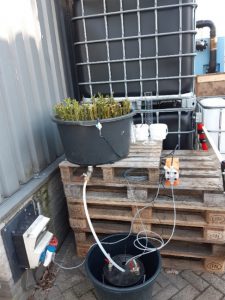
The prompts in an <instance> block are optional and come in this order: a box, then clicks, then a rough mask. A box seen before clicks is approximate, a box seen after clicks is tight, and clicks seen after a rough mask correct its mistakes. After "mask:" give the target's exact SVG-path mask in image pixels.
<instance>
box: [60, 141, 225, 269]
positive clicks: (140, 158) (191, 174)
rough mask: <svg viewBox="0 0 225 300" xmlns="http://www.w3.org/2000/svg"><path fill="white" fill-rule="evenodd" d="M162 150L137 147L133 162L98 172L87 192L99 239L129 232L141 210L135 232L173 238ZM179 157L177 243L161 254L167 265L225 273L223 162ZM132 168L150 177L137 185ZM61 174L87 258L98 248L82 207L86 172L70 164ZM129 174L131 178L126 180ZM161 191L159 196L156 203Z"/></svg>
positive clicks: (186, 154)
mask: <svg viewBox="0 0 225 300" xmlns="http://www.w3.org/2000/svg"><path fill="white" fill-rule="evenodd" d="M161 149H162V147H161V143H160V142H149V143H148V144H145V145H143V144H135V145H132V147H131V150H130V154H129V156H128V158H126V159H124V160H121V161H119V162H116V163H114V164H110V165H102V166H96V167H95V168H94V172H93V176H92V178H91V180H90V182H89V183H88V186H87V202H88V207H89V213H90V216H91V219H92V222H93V225H94V228H95V230H96V232H97V233H98V235H99V236H100V237H101V236H104V235H106V234H113V233H118V232H129V230H130V226H131V222H132V220H133V217H134V215H135V214H136V212H137V210H138V209H139V208H142V207H145V206H146V205H148V207H147V208H146V209H145V210H143V211H142V212H141V213H140V214H141V216H138V217H137V218H136V219H135V221H134V222H133V224H132V231H133V232H139V231H140V230H142V229H143V224H144V227H145V228H146V229H148V230H152V231H154V232H156V233H158V234H160V235H161V236H162V237H163V238H164V239H165V241H166V240H167V239H168V238H169V236H170V234H171V231H172V227H173V219H174V213H173V202H172V196H171V188H170V187H165V186H164V185H163V183H160V185H159V182H161V180H160V178H161V175H162V172H163V169H162V162H163V160H164V159H165V157H166V156H168V155H170V153H169V151H163V152H162V150H161ZM175 156H176V157H179V159H180V184H179V185H178V186H175V187H174V194H175V202H176V212H177V217H176V230H175V233H174V236H173V239H172V241H171V242H170V243H169V244H168V245H167V246H166V247H165V248H163V249H162V250H161V254H162V256H163V264H164V266H166V267H170V268H182V269H185V268H187V269H190V268H191V269H193V270H207V271H212V272H224V271H225V198H224V196H223V186H222V178H221V172H220V165H219V162H218V161H217V159H216V156H215V154H214V153H213V151H212V150H210V151H209V152H203V151H191V150H178V151H176V153H175ZM160 157H161V158H160ZM163 157H164V158H163ZM130 168H132V170H135V171H136V172H137V173H138V174H142V175H143V174H145V177H143V176H142V180H140V181H137V180H135V181H134V180H132V175H131V174H132V173H129V172H130ZM60 169H61V175H62V180H63V184H64V190H65V193H66V197H67V203H68V209H69V215H70V225H71V227H72V228H73V230H74V233H75V239H76V247H77V253H78V255H80V256H85V255H86V253H87V251H88V249H89V247H90V246H91V244H92V243H93V242H94V241H93V238H92V235H91V233H90V229H89V226H88V223H87V221H86V216H85V213H84V209H83V202H82V185H83V177H82V174H83V173H84V172H85V171H86V169H85V168H82V167H79V166H77V165H73V164H71V163H69V162H67V161H64V162H62V163H61V164H60ZM128 173H129V175H130V176H129V178H127V177H126V178H125V177H124V174H128ZM136 176H137V175H136ZM135 178H136V177H135ZM158 187H160V190H159V196H158V197H157V199H155V200H154V198H155V194H156V191H157V189H158ZM153 200H154V201H153Z"/></svg>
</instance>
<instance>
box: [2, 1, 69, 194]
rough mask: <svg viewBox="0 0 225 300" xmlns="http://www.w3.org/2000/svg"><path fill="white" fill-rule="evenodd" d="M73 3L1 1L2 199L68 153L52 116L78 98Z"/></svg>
mask: <svg viewBox="0 0 225 300" xmlns="http://www.w3.org/2000/svg"><path fill="white" fill-rule="evenodd" d="M69 3H70V1H61V2H60V1H59V0H55V1H54V0H19V1H16V0H7V1H0V194H1V196H0V200H4V198H6V197H9V196H10V195H12V194H13V193H15V192H16V191H17V190H19V188H20V185H21V184H24V183H26V182H27V181H29V180H30V179H31V178H32V177H33V176H34V175H35V174H36V173H38V172H39V171H40V170H42V169H44V168H45V167H46V166H47V165H49V164H50V163H51V162H53V161H54V160H55V159H56V157H58V156H59V155H61V154H62V152H63V151H62V146H61V144H60V140H59V136H58V132H57V128H56V126H55V124H53V122H52V121H51V119H50V113H51V111H52V105H53V104H54V103H56V102H57V101H59V100H61V99H62V98H64V97H66V96H73V91H72V82H71V74H70V70H69V63H68V53H67V50H68V49H67V46H66V42H65V41H66V37H65V28H64V27H63V26H64V25H65V24H64V20H63V17H64V9H65V6H66V5H67V6H68V4H69ZM67 8H68V7H67Z"/></svg>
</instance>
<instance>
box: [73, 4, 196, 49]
mask: <svg viewBox="0 0 225 300" xmlns="http://www.w3.org/2000/svg"><path fill="white" fill-rule="evenodd" d="M81 1H83V0H81ZM121 15H122V14H121ZM181 33H182V34H188V33H193V34H195V33H196V30H184V31H181V32H180V31H171V32H162V33H157V34H156V33H151V34H143V35H142V36H138V35H132V36H122V37H118V38H117V37H116V38H108V39H107V38H105V39H98V40H89V41H86V40H84V41H80V42H75V43H74V46H79V45H84V44H97V43H106V42H118V41H121V40H136V39H138V38H139V37H141V38H142V39H145V38H155V37H160V36H170V35H179V34H181Z"/></svg>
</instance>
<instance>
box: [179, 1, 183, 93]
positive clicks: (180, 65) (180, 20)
mask: <svg viewBox="0 0 225 300" xmlns="http://www.w3.org/2000/svg"><path fill="white" fill-rule="evenodd" d="M179 4H181V0H179ZM182 21H183V20H182V6H179V32H180V33H179V55H181V54H182V52H183V51H182V50H183V49H182V33H181V32H182V31H183V27H182ZM181 75H182V57H181V56H179V76H181ZM181 89H182V86H181V77H180V78H179V95H180V94H181Z"/></svg>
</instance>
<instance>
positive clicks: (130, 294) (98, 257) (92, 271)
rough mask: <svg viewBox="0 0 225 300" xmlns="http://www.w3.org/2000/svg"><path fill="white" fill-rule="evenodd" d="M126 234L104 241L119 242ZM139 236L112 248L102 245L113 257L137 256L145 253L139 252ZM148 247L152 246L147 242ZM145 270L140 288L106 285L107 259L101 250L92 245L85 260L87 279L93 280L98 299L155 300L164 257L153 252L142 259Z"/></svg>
mask: <svg viewBox="0 0 225 300" xmlns="http://www.w3.org/2000/svg"><path fill="white" fill-rule="evenodd" d="M126 236H127V235H126V234H116V235H112V236H109V237H107V238H105V239H104V240H103V241H102V242H110V243H113V242H116V241H118V240H120V239H123V238H125V237H126ZM135 238H136V235H130V236H129V237H128V238H127V239H125V240H124V241H122V242H119V243H117V244H113V245H107V244H103V246H104V248H105V250H106V252H108V253H110V255H111V257H112V258H113V257H115V256H117V255H120V254H124V253H125V254H126V255H131V256H135V255H138V254H140V253H142V251H141V250H138V249H137V248H136V247H135V246H134V245H133V242H134V240H135ZM148 247H153V246H152V245H151V243H150V242H148ZM139 260H140V261H141V263H142V264H143V266H144V269H145V276H144V280H142V281H141V283H140V282H139V283H138V284H137V285H134V286H131V287H122V288H121V287H115V286H112V285H110V284H108V283H107V282H106V280H105V279H104V272H103V270H104V268H105V264H106V262H105V257H104V255H103V253H102V252H101V250H100V248H99V247H98V246H97V245H95V246H93V247H92V248H91V249H90V250H89V252H88V254H87V258H86V263H85V268H86V272H87V275H88V277H89V278H90V280H91V281H92V283H93V285H94V287H95V290H96V293H97V296H98V299H99V300H126V299H129V300H137V299H138V300H150V299H152V288H153V283H154V282H155V280H156V278H157V276H158V275H159V272H160V269H161V257H160V254H159V251H154V252H152V253H149V254H145V255H143V256H141V257H140V258H139Z"/></svg>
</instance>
